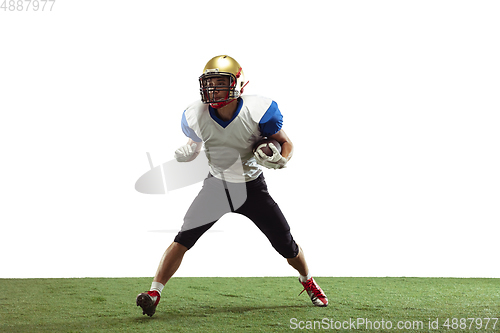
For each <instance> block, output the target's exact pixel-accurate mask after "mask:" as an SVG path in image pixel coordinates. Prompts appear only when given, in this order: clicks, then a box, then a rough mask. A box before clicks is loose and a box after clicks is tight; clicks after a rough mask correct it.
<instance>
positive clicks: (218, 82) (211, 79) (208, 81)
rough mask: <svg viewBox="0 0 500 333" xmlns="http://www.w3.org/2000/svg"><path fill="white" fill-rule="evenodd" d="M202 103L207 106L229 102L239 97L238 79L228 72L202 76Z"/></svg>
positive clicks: (209, 73) (208, 73) (210, 73)
mask: <svg viewBox="0 0 500 333" xmlns="http://www.w3.org/2000/svg"><path fill="white" fill-rule="evenodd" d="M199 81H200V94H201V101H202V102H203V103H205V104H215V106H218V104H220V103H224V102H229V101H231V100H233V99H236V98H238V97H239V91H238V90H236V81H237V80H236V77H235V76H234V74H231V73H226V72H220V73H219V72H207V73H205V74H203V75H201V76H200V78H199Z"/></svg>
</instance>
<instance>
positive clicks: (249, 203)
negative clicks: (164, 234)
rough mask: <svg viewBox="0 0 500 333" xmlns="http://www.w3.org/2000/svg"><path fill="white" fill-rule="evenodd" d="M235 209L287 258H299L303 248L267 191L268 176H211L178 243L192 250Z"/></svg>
mask: <svg viewBox="0 0 500 333" xmlns="http://www.w3.org/2000/svg"><path fill="white" fill-rule="evenodd" d="M229 212H234V213H238V214H242V215H244V216H246V217H248V218H249V219H250V220H252V221H253V223H254V224H255V225H256V226H257V227H258V228H259V229H260V230H261V231H262V232H263V233H264V235H266V237H267V238H268V239H269V241H270V242H271V245H272V246H273V247H274V248H275V249H276V251H278V252H279V253H280V254H281V255H282V256H283V257H285V258H295V257H296V256H297V255H298V254H299V248H298V246H297V244H296V243H295V241H294V240H293V237H292V235H291V234H290V226H289V225H288V222H287V221H286V219H285V216H284V215H283V213H282V212H281V210H280V208H279V207H278V204H277V203H276V202H275V201H274V200H273V198H271V196H270V195H269V192H268V190H267V184H266V181H265V179H264V175H263V174H261V175H260V176H259V177H258V178H257V179H255V180H252V181H249V182H247V183H230V182H226V181H222V180H220V179H218V178H216V177H213V176H212V175H209V176H208V177H207V178H206V179H205V181H204V182H203V188H202V189H201V191H200V193H199V194H198V196H197V197H196V198H195V199H194V201H193V203H192V204H191V206H190V207H189V209H188V211H187V213H186V215H185V217H184V224H183V226H182V228H181V231H180V232H179V233H178V234H177V236H176V237H175V240H174V241H175V242H177V243H180V244H182V245H184V246H186V247H187V248H188V249H190V248H191V247H193V245H194V244H195V243H196V241H198V239H199V238H200V237H201V235H203V234H204V233H205V232H206V231H207V230H208V229H210V228H211V227H212V226H213V225H214V224H215V222H217V221H218V220H219V219H220V218H221V217H222V216H223V215H224V214H226V213H229Z"/></svg>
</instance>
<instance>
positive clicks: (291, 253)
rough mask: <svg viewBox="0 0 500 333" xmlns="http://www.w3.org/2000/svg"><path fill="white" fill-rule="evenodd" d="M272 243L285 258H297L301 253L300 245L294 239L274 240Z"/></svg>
mask: <svg viewBox="0 0 500 333" xmlns="http://www.w3.org/2000/svg"><path fill="white" fill-rule="evenodd" d="M272 245H273V247H274V249H275V250H276V251H278V253H279V254H281V256H282V257H283V258H286V259H291V258H295V257H296V256H297V255H298V254H299V246H298V245H297V243H295V241H294V240H293V239H288V240H286V241H275V242H272Z"/></svg>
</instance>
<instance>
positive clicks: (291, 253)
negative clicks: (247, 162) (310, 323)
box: [236, 175, 328, 306]
mask: <svg viewBox="0 0 500 333" xmlns="http://www.w3.org/2000/svg"><path fill="white" fill-rule="evenodd" d="M247 196H248V199H247V201H246V202H245V204H244V205H243V206H242V207H241V208H240V209H238V210H236V212H237V213H240V214H243V215H245V216H247V217H248V218H250V219H251V220H252V221H253V222H254V224H255V225H256V226H257V227H258V228H259V229H260V230H261V231H262V232H263V233H264V235H266V237H267V238H268V239H269V241H270V242H271V245H272V246H273V247H274V249H275V250H276V251H278V253H280V254H281V255H282V256H283V257H284V258H286V259H287V261H288V263H289V264H290V265H291V266H292V267H293V268H295V269H296V270H297V272H298V273H299V281H300V282H301V284H302V285H303V287H304V290H303V291H307V293H308V295H309V297H310V298H311V301H312V303H313V304H314V305H316V306H327V305H328V299H327V297H326V295H325V294H324V292H323V291H322V290H321V288H320V287H319V286H318V284H317V283H316V282H315V281H314V279H313V278H312V276H311V274H310V272H309V268H308V266H307V262H306V259H305V256H304V252H303V251H302V249H301V248H300V247H299V246H298V245H297V243H296V242H295V241H294V239H293V237H292V234H291V233H290V226H289V225H288V222H287V220H286V218H285V216H284V215H283V213H282V212H281V209H280V208H279V207H278V205H277V204H276V202H275V201H274V200H273V199H272V197H271V196H270V195H269V192H268V190H267V185H266V182H265V180H264V177H263V175H261V176H260V177H259V178H257V179H256V180H254V181H252V182H249V183H248V186H247Z"/></svg>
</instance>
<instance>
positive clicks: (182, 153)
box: [174, 143, 198, 162]
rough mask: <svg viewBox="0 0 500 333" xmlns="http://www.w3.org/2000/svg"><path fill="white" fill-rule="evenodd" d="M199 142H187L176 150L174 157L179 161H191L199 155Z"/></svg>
mask: <svg viewBox="0 0 500 333" xmlns="http://www.w3.org/2000/svg"><path fill="white" fill-rule="evenodd" d="M196 147H197V144H196V143H192V144H185V145H184V146H182V147H180V148H179V149H177V150H176V151H175V154H174V157H175V159H176V160H177V161H178V162H190V161H192V160H194V159H195V158H196V156H198V151H197V150H196Z"/></svg>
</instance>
